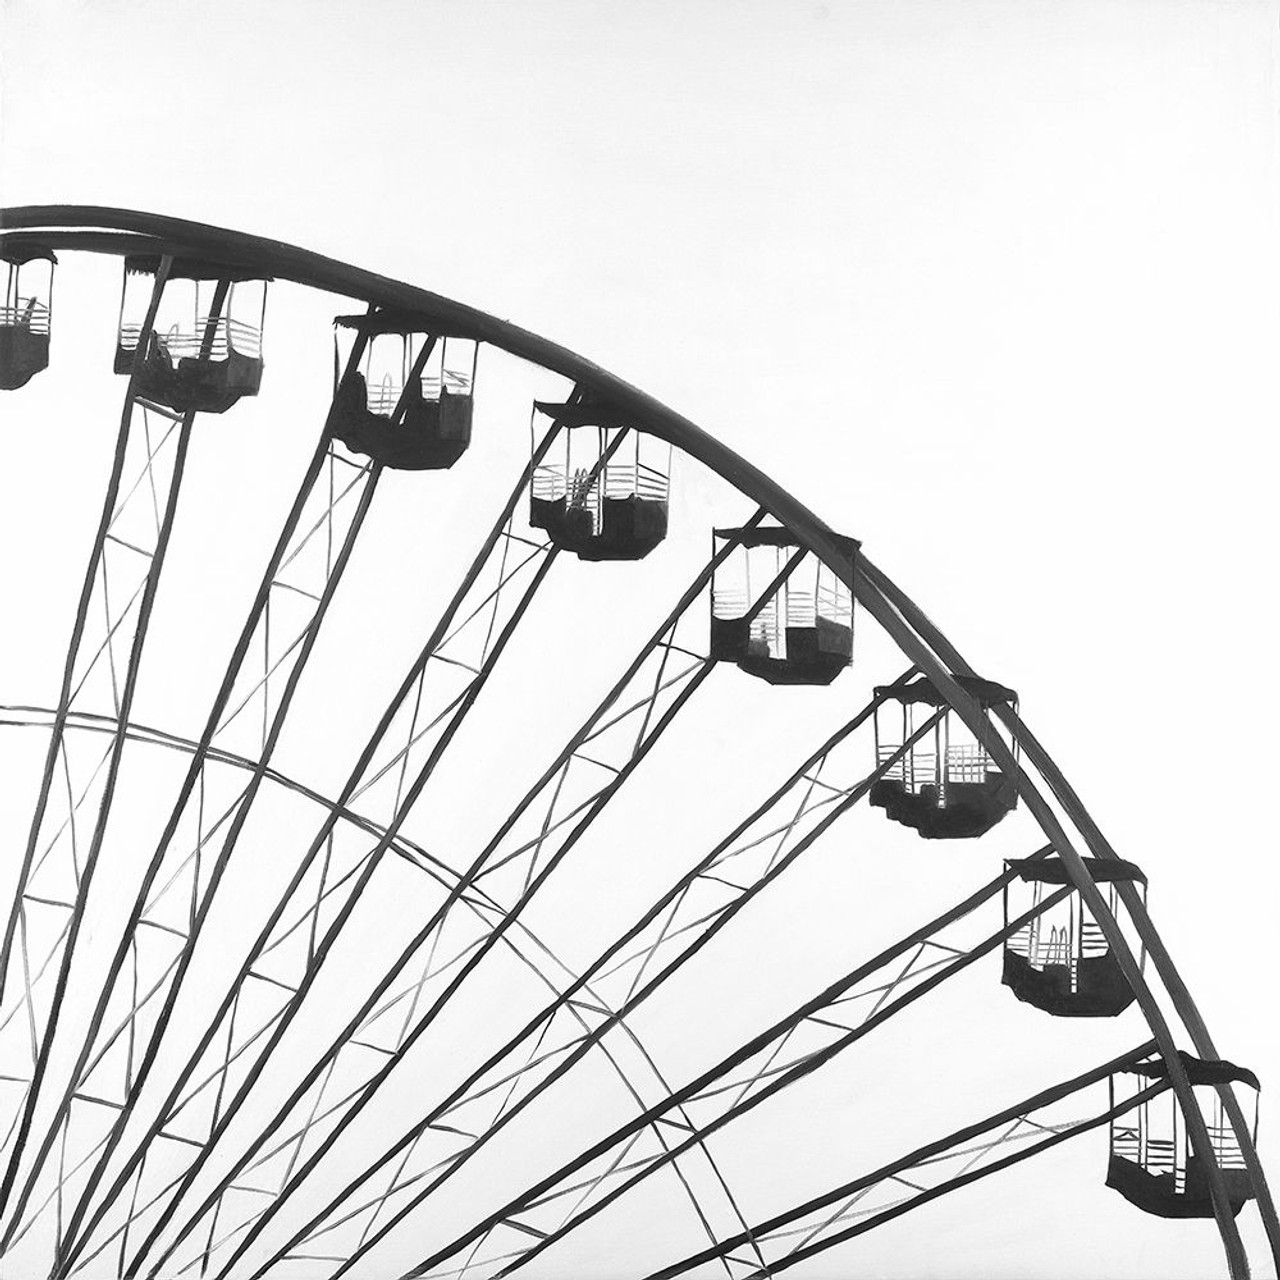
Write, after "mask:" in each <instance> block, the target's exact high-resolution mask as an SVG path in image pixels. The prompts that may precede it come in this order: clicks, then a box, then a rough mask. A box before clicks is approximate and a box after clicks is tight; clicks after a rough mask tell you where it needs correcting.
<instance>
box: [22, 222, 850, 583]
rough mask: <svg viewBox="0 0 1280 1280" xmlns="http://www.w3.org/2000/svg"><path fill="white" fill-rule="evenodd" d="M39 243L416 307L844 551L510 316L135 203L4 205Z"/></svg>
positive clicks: (659, 408) (704, 438)
mask: <svg viewBox="0 0 1280 1280" xmlns="http://www.w3.org/2000/svg"><path fill="white" fill-rule="evenodd" d="M34 245H40V246H44V247H47V248H51V249H59V248H64V249H73V250H76V249H78V250H81V251H84V252H95V253H110V254H118V255H121V256H124V255H126V254H131V253H138V252H150V253H156V252H164V251H169V252H173V253H175V254H177V255H183V254H185V255H187V256H192V257H201V258H206V259H214V260H221V261H225V262H227V263H228V265H236V266H242V267H250V268H252V269H254V270H256V271H260V272H261V273H262V275H263V276H264V277H268V276H269V277H271V278H272V279H274V280H287V281H290V282H291V283H294V284H300V285H305V286H307V287H309V288H313V289H320V290H323V291H324V292H327V293H334V294H339V295H342V296H344V297H348V298H353V299H357V300H359V301H361V302H365V303H374V304H377V305H379V306H385V307H397V308H402V309H404V310H408V311H413V312H416V313H418V314H420V315H422V316H423V317H424V318H425V319H427V320H430V321H433V322H435V323H436V324H438V325H440V326H441V327H442V328H444V329H446V330H449V331H451V332H454V333H457V334H458V335H459V336H463V337H470V338H476V339H478V340H480V341H482V342H487V343H489V344H490V345H491V346H495V347H498V348H500V349H501V350H503V351H506V352H508V353H509V354H511V355H514V356H518V357H519V358H520V359H522V360H528V361H530V362H532V363H533V364H537V365H541V366H542V367H543V368H545V369H549V370H550V371H551V372H553V373H558V374H561V375H562V376H563V377H565V378H568V379H570V380H571V381H573V382H576V383H579V384H581V385H583V386H585V387H588V388H590V389H591V390H592V391H594V392H596V393H598V394H599V395H601V396H602V397H603V398H606V399H608V400H609V401H610V402H611V403H613V404H615V405H616V406H617V407H618V408H620V409H624V410H626V411H628V412H630V413H631V414H633V415H634V416H635V417H636V418H638V419H640V420H641V421H643V422H644V424H645V429H646V431H648V432H649V433H650V434H652V435H654V436H657V437H659V438H660V439H663V440H666V441H668V442H670V443H671V444H673V445H676V446H677V447H679V448H680V449H682V450H684V452H685V453H687V454H688V455H689V456H690V457H692V458H696V459H697V460H698V461H700V462H703V463H705V464H706V465H707V466H709V467H711V469H712V470H714V471H716V472H717V473H718V474H719V475H721V476H722V477H724V479H726V480H728V481H729V482H730V483H731V484H733V485H735V486H736V487H737V488H738V489H739V490H740V491H741V492H742V493H744V494H745V495H746V496H747V497H748V498H751V499H752V500H753V501H754V502H757V503H758V504H759V505H760V506H762V507H763V508H764V509H765V510H766V511H767V512H768V513H769V514H770V515H771V516H773V517H774V518H775V519H777V520H778V521H779V522H780V523H782V524H784V525H786V526H787V527H788V528H789V529H791V530H792V532H794V533H795V534H796V536H797V537H799V538H800V539H801V540H802V541H803V542H804V543H805V545H806V546H807V547H808V548H809V549H810V550H811V551H813V552H814V553H815V554H816V555H818V556H820V557H821V558H822V559H823V560H826V561H827V562H828V563H835V562H838V558H839V556H840V549H839V546H838V543H837V538H836V535H835V534H834V533H833V531H832V530H831V528H830V527H829V526H828V525H827V524H826V523H825V522H824V521H823V520H821V519H820V518H819V517H818V516H817V515H815V514H814V512H812V511H810V510H809V508H808V507H806V506H805V505H804V504H803V503H802V502H800V501H798V500H797V499H796V498H794V497H793V496H792V495H791V494H789V493H788V492H787V491H786V490H785V489H783V488H782V487H781V486H780V485H778V484H777V483H776V482H775V481H773V480H771V479H770V478H769V477H768V476H767V475H765V473H764V472H763V471H761V470H759V468H757V467H755V466H753V465H752V464H751V463H749V462H748V461H747V460H746V459H745V458H742V457H740V456H739V455H738V454H737V453H735V452H734V451H733V450H732V449H730V448H728V447H727V446H726V445H724V444H721V443H720V441H718V440H716V439H715V437H713V436H711V435H709V434H708V433H707V432H706V431H704V430H702V428H701V427H699V426H697V425H696V424H694V423H693V422H690V421H689V419H688V418H685V417H683V416H682V415H681V414H678V413H676V412H675V410H674V409H670V408H668V407H667V406H666V405H664V404H662V403H661V402H660V401H658V400H655V399H654V398H653V397H652V396H650V395H647V394H646V393H645V392H643V391H641V390H640V389H639V388H638V387H635V386H632V385H631V384H630V383H629V382H625V381H624V380H623V379H621V378H619V377H616V376H615V375H614V374H611V373H609V372H608V371H607V370H605V369H602V368H601V367H600V366H599V365H597V364H594V363H593V362H592V361H590V360H588V359H586V358H585V357H584V356H580V355H578V354H577V353H576V352H573V351H570V350H569V349H568V348H567V347H563V346H561V345H560V344H559V343H555V342H551V341H549V340H548V339H546V338H543V337H540V336H539V335H538V334H536V333H532V332H530V331H529V330H528V329H523V328H521V327H520V326H519V325H516V324H512V323H511V322H510V321H508V320H500V319H498V318H497V317H496V316H491V315H488V314H487V313H486V312H483V311H480V310H478V309H477V308H475V307H469V306H467V305H465V304H464V303H461V302H455V301H453V300H452V299H450V298H445V297H443V296H441V295H440V294H438V293H432V292H431V291H430V290H429V289H421V288H418V287H417V286H415V285H410V284H405V283H404V282H402V281H398V280H392V279H390V278H389V277H387V276H382V275H378V274H377V273H376V272H373V271H366V270H364V269H362V268H360V267H353V266H350V265H349V264H347V263H344V262H339V261H338V260H337V259H335V258H328V257H325V256H324V255H323V254H319V253H314V252H312V251H311V250H309V249H301V248H299V247H298V246H297V245H292V244H288V243H286V242H285V241H283V240H271V239H267V238H266V237H263V236H255V235H248V234H246V233H245V232H241V231H227V230H225V229H223V228H221V227H214V226H210V225H209V224H207V223H202V222H190V221H188V220H186V219H184V218H170V217H166V216H164V215H161V214H154V213H140V212H138V211H136V210H132V209H113V208H108V207H103V206H98V205H23V206H20V207H14V208H9V209H0V252H3V251H4V249H5V248H13V247H23V248H26V247H31V246H34Z"/></svg>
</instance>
